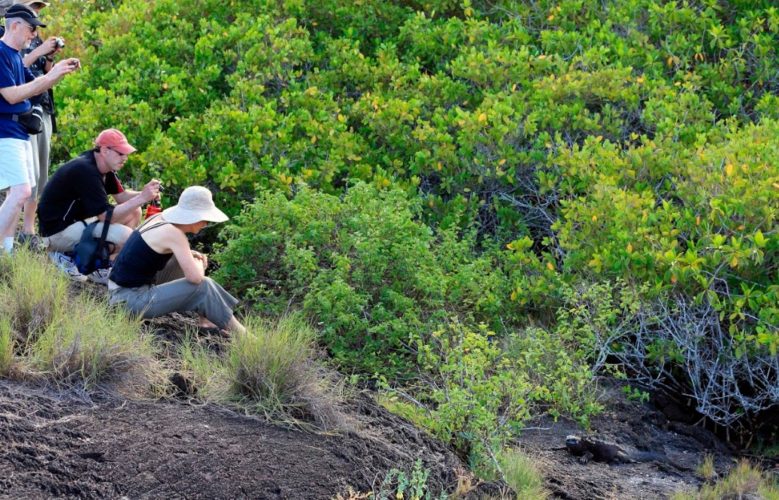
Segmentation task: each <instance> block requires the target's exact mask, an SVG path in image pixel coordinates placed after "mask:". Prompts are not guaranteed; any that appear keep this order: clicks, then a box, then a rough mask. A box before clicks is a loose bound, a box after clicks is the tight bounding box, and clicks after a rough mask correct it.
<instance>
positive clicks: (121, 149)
mask: <svg viewBox="0 0 779 500" xmlns="http://www.w3.org/2000/svg"><path fill="white" fill-rule="evenodd" d="M109 147H110V148H111V149H113V150H115V151H116V152H118V153H122V154H123V155H129V154H131V153H135V152H136V151H138V150H137V149H135V148H134V147H132V146H131V145H130V144H122V145H120V146H109Z"/></svg>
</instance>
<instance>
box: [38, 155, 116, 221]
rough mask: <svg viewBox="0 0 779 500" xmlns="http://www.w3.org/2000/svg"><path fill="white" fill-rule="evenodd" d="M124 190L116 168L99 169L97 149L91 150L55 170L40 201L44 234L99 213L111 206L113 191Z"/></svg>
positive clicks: (114, 192) (39, 212) (39, 208)
mask: <svg viewBox="0 0 779 500" xmlns="http://www.w3.org/2000/svg"><path fill="white" fill-rule="evenodd" d="M122 191H123V189H122V185H121V183H120V182H119V179H117V177H116V175H115V174H114V173H113V172H109V173H107V174H106V175H105V178H104V177H103V174H101V173H100V171H99V170H98V169H97V163H95V153H94V151H87V152H85V153H82V154H81V155H80V156H77V157H76V158H74V159H72V160H70V161H69V162H67V163H65V164H64V165H62V166H61V167H60V168H58V169H57V171H56V172H54V175H52V176H51V178H50V179H49V182H48V183H47V184H46V187H45V188H44V190H43V194H42V195H41V199H40V202H39V203H38V224H39V226H40V232H41V235H42V236H51V235H52V234H56V233H59V232H60V231H62V230H63V229H65V228H66V227H68V226H69V225H71V224H73V223H74V222H76V221H80V220H84V219H87V218H89V217H96V216H98V215H100V214H102V213H103V212H105V211H106V210H108V208H110V207H111V206H112V205H111V204H110V203H108V195H109V194H117V193H121V192H122Z"/></svg>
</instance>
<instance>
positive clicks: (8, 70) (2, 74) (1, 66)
mask: <svg viewBox="0 0 779 500" xmlns="http://www.w3.org/2000/svg"><path fill="white" fill-rule="evenodd" d="M33 80H35V77H34V76H33V74H32V73H30V70H29V69H27V68H25V67H24V63H23V62H22V56H21V55H19V51H17V50H15V49H12V48H11V47H9V46H8V45H6V44H5V43H4V42H2V41H0V89H4V88H6V87H15V86H17V85H23V84H25V83H27V82H31V81H33ZM28 109H30V101H29V100H28V99H25V100H24V101H22V102H19V103H16V104H13V105H12V104H10V103H9V102H8V101H6V100H5V99H4V98H3V96H2V95H0V139H8V138H11V139H22V140H25V141H26V140H29V138H30V136H29V135H28V134H27V132H25V131H24V129H23V128H22V126H21V125H19V124H18V123H16V122H15V121H13V120H11V119H10V118H9V117H7V116H5V114H17V113H24V112H25V111H27V110H28Z"/></svg>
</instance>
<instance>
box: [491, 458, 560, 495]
mask: <svg viewBox="0 0 779 500" xmlns="http://www.w3.org/2000/svg"><path fill="white" fill-rule="evenodd" d="M497 458H498V462H499V463H500V467H501V469H502V470H503V477H504V480H505V481H506V484H508V485H509V486H511V489H513V490H514V491H515V492H516V494H517V498H534V499H543V498H547V497H548V496H549V492H548V491H546V490H545V489H544V478H543V476H542V475H541V473H540V472H539V471H538V467H537V466H536V464H535V463H534V462H533V459H532V458H530V457H529V456H527V455H526V454H524V453H522V452H521V451H519V450H515V449H506V450H504V451H503V452H502V453H500V454H499V455H498V457H497Z"/></svg>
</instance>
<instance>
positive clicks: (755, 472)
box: [671, 460, 779, 500]
mask: <svg viewBox="0 0 779 500" xmlns="http://www.w3.org/2000/svg"><path fill="white" fill-rule="evenodd" d="M671 498H672V500H720V499H723V498H760V499H766V500H779V484H777V481H776V479H772V478H770V477H769V476H768V475H766V474H764V473H763V471H761V470H760V469H759V468H757V467H755V466H753V465H752V464H751V463H749V461H748V460H741V461H740V462H739V463H738V465H736V466H735V467H734V468H733V469H732V470H731V471H730V472H729V473H728V475H727V476H725V477H724V478H722V479H721V480H719V481H717V482H716V483H714V484H706V485H704V486H703V487H702V488H701V489H700V491H698V492H687V491H685V492H679V493H676V494H674V495H673V497H671Z"/></svg>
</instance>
